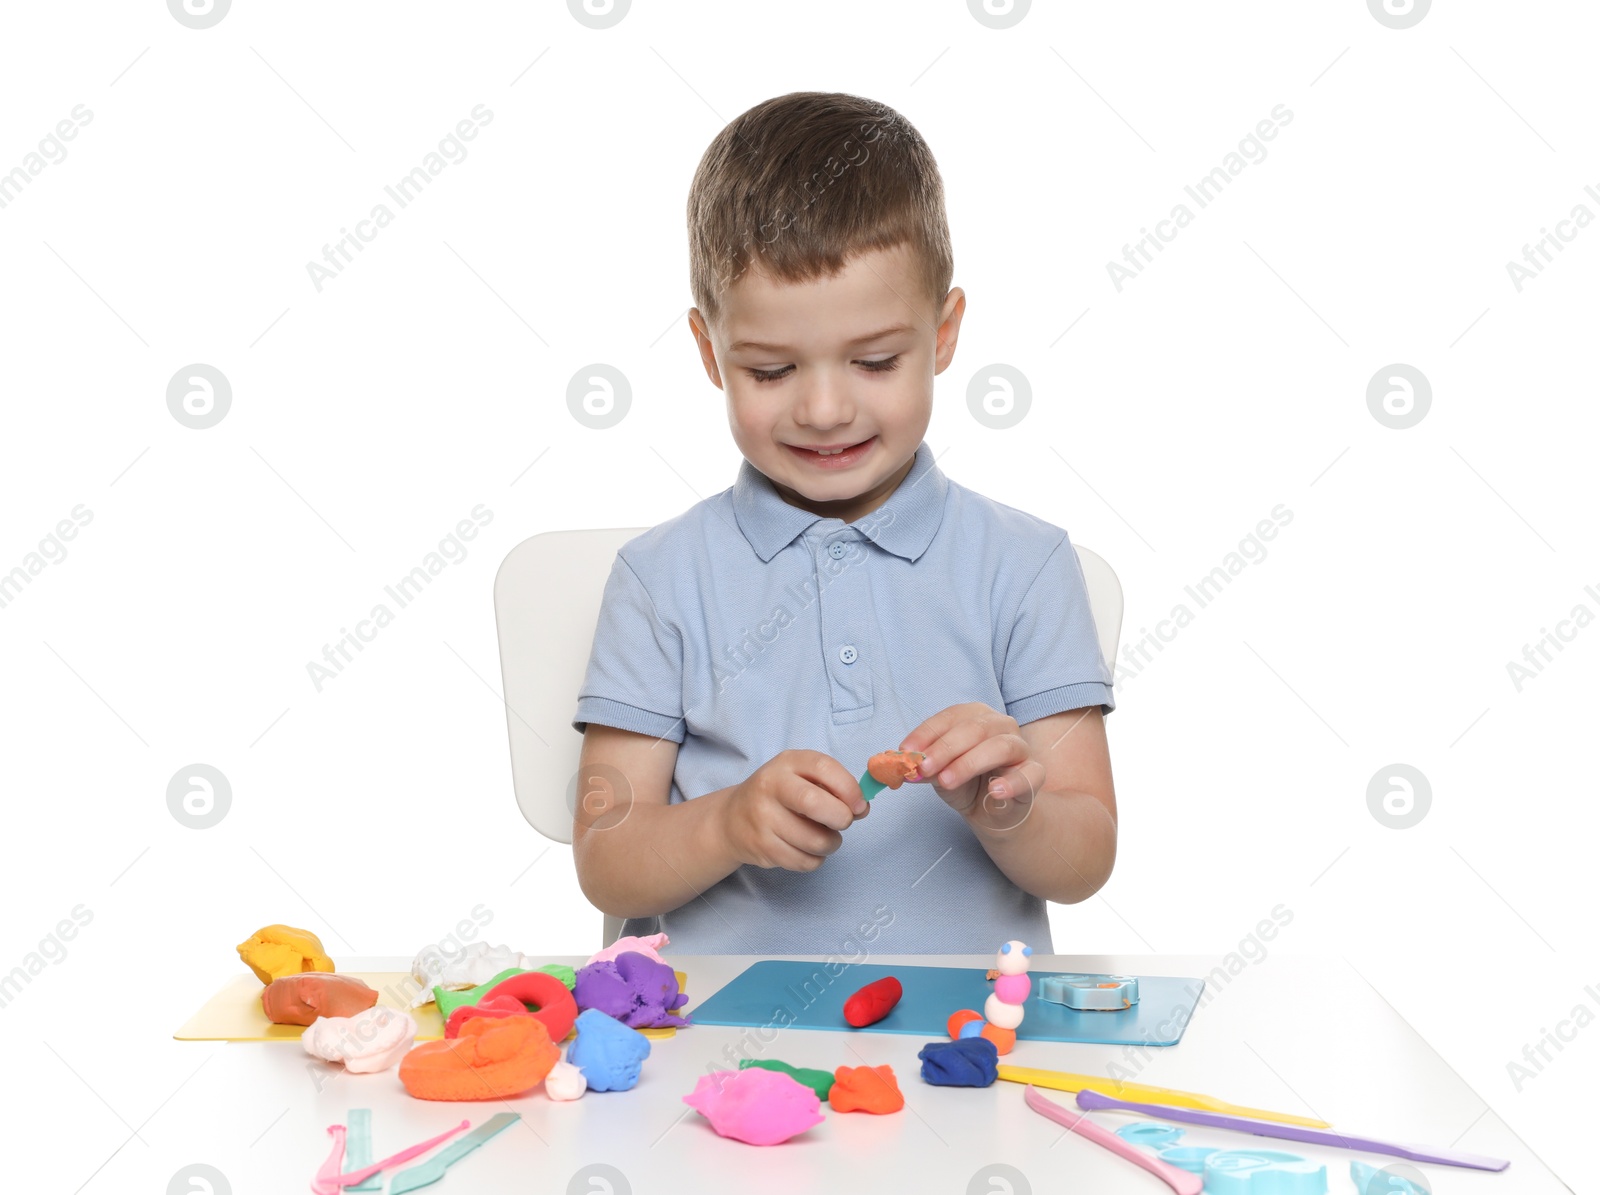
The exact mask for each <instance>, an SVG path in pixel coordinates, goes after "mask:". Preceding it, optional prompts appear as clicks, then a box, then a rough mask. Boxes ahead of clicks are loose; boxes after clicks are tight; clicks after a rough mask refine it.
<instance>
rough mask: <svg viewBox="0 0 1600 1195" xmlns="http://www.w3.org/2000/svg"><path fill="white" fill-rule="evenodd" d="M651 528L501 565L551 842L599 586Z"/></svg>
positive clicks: (1091, 564) (1091, 565)
mask: <svg viewBox="0 0 1600 1195" xmlns="http://www.w3.org/2000/svg"><path fill="white" fill-rule="evenodd" d="M646 530H648V528H645V527H607V528H602V529H600V530H594V531H546V532H544V533H543V534H540V535H535V536H531V537H529V538H528V539H525V540H523V541H522V542H521V543H520V544H518V545H517V546H516V547H514V548H512V549H511V551H510V552H509V553H507V555H506V558H505V560H504V562H503V563H502V564H501V565H500V571H499V572H498V573H496V574H495V579H494V616H495V625H496V627H497V628H498V629H499V637H500V675H501V678H502V680H503V682H504V685H505V707H506V730H507V732H508V733H509V734H510V736H511V782H512V786H513V788H514V789H515V790H516V794H517V806H518V807H519V808H520V809H521V810H522V816H523V817H525V818H527V819H528V823H529V824H530V825H531V826H533V828H534V829H535V830H537V831H539V833H541V834H543V835H544V836H545V837H546V838H548V839H550V840H551V841H552V842H560V843H570V842H571V841H572V817H573V807H572V805H571V803H570V802H571V801H572V799H573V797H574V795H575V794H576V792H577V775H578V756H579V754H580V752H581V751H582V748H583V736H582V735H580V734H578V733H577V732H576V731H574V730H573V729H572V714H573V711H574V709H576V707H577V704H578V687H579V686H580V685H581V684H582V683H583V674H584V671H585V669H586V668H587V667H588V664H589V648H590V645H591V644H592V643H593V641H594V629H595V626H596V624H597V623H598V622H599V620H600V595H601V593H602V592H603V591H604V589H605V583H606V577H607V576H608V575H609V574H610V572H611V565H612V562H613V561H614V560H615V559H616V555H617V549H618V548H620V547H621V546H622V545H623V544H625V543H627V542H628V540H630V539H632V538H633V537H634V536H636V535H638V534H640V533H641V532H644V531H646ZM1074 546H1076V545H1074ZM1077 551H1078V561H1079V564H1080V565H1081V566H1082V568H1083V579H1084V583H1085V584H1086V585H1087V587H1088V590H1089V607H1090V610H1091V611H1092V613H1093V614H1094V623H1095V630H1096V632H1097V633H1098V635H1099V638H1100V652H1101V654H1102V655H1103V656H1104V657H1105V658H1106V660H1107V661H1115V660H1116V656H1117V636H1118V634H1119V633H1120V632H1121V630H1122V586H1121V585H1120V584H1119V583H1118V581H1117V574H1116V573H1115V572H1113V571H1112V569H1111V566H1110V565H1109V564H1107V563H1106V562H1105V561H1104V560H1102V559H1101V558H1100V557H1099V556H1097V555H1095V553H1093V552H1091V551H1089V550H1088V549H1087V548H1082V547H1079V548H1078V549H1077ZM621 931H622V919H621V918H620V917H613V916H611V915H610V914H606V915H605V926H604V931H603V935H602V937H603V941H602V942H601V945H602V946H609V945H610V944H611V943H612V942H614V941H616V939H617V937H618V935H619V934H620V933H621Z"/></svg>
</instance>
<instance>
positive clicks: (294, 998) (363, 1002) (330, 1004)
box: [261, 971, 378, 1025]
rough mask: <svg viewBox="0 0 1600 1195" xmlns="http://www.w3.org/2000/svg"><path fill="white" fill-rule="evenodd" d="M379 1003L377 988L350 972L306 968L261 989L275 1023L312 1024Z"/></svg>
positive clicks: (264, 1007)
mask: <svg viewBox="0 0 1600 1195" xmlns="http://www.w3.org/2000/svg"><path fill="white" fill-rule="evenodd" d="M377 1002H378V992H377V989H376V988H372V987H368V986H367V985H366V984H364V983H362V982H361V981H360V980H359V979H355V978H353V977H352V976H349V975H334V974H331V973H330V972H326V971H303V972H300V973H298V974H295V975H286V976H284V977H283V978H282V979H274V980H273V981H272V982H271V983H269V984H267V986H266V987H264V988H262V989H261V1010H262V1011H263V1012H265V1013H266V1014H267V1020H269V1021H271V1022H272V1023H273V1024H274V1025H309V1024H311V1022H312V1021H315V1020H316V1019H317V1018H318V1017H353V1016H355V1015H356V1013H358V1012H362V1011H364V1010H366V1009H369V1008H371V1007H372V1006H373V1005H374V1004H376V1003H377Z"/></svg>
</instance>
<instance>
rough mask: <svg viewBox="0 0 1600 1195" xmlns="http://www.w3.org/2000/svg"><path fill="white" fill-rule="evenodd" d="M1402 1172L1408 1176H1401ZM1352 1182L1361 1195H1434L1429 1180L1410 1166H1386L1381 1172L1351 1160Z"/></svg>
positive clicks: (1363, 1163) (1368, 1165)
mask: <svg viewBox="0 0 1600 1195" xmlns="http://www.w3.org/2000/svg"><path fill="white" fill-rule="evenodd" d="M1401 1170H1403V1171H1405V1172H1406V1174H1400V1173H1399V1171H1401ZM1408 1175H1409V1176H1414V1177H1408ZM1350 1181H1351V1182H1353V1183H1355V1185H1356V1190H1357V1191H1359V1192H1360V1193H1361V1195H1433V1188H1432V1187H1431V1186H1429V1185H1428V1180H1427V1179H1426V1178H1424V1177H1423V1176H1422V1174H1421V1173H1420V1172H1419V1171H1416V1170H1413V1169H1412V1168H1411V1167H1410V1166H1398V1167H1396V1166H1385V1167H1384V1168H1383V1169H1382V1170H1379V1169H1378V1168H1377V1167H1376V1166H1373V1165H1370V1164H1368V1163H1366V1162H1360V1161H1357V1160H1356V1159H1354V1158H1351V1159H1350Z"/></svg>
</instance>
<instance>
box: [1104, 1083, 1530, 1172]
mask: <svg viewBox="0 0 1600 1195" xmlns="http://www.w3.org/2000/svg"><path fill="white" fill-rule="evenodd" d="M1078 1107H1080V1108H1116V1109H1120V1110H1122V1111H1124V1112H1143V1113H1145V1114H1146V1115H1149V1116H1159V1117H1160V1118H1161V1119H1162V1120H1176V1121H1178V1122H1180V1123H1182V1124H1203V1125H1208V1126H1210V1127H1211V1128H1214V1129H1236V1130H1238V1131H1239V1132H1241V1133H1254V1134H1255V1135H1256V1136H1257V1137H1277V1138H1280V1139H1281V1140H1284V1141H1305V1142H1307V1143H1309V1144H1311V1145H1334V1146H1337V1147H1338V1148H1340V1149H1354V1150H1360V1151H1361V1152H1363V1153H1374V1154H1389V1155H1390V1156H1392V1157H1396V1158H1409V1159H1410V1160H1411V1161H1413V1162H1435V1163H1437V1164H1438V1165H1440V1166H1463V1167H1466V1168H1468V1169H1471V1170H1504V1169H1505V1168H1506V1167H1507V1166H1509V1165H1511V1163H1510V1162H1508V1161H1507V1160H1506V1159H1505V1158H1486V1157H1484V1156H1483V1155H1482V1154H1469V1153H1467V1152H1466V1151H1465V1150H1460V1149H1442V1148H1436V1147H1434V1146H1431V1145H1405V1144H1402V1143H1401V1142H1398V1141H1380V1140H1379V1139H1378V1138H1376V1137H1358V1136H1356V1134H1354V1133H1338V1132H1335V1131H1334V1130H1332V1129H1306V1128H1301V1127H1300V1126H1299V1125H1293V1124H1269V1123H1268V1122H1266V1121H1263V1120H1247V1119H1246V1118H1244V1117H1242V1116H1220V1115H1218V1114H1217V1113H1215V1112H1186V1111H1184V1110H1183V1109H1181V1108H1167V1107H1163V1106H1160V1105H1157V1104H1137V1103H1134V1102H1133V1101H1131V1100H1118V1099H1113V1098H1112V1097H1111V1096H1108V1095H1101V1094H1100V1093H1099V1092H1098V1091H1080V1092H1079V1093H1078Z"/></svg>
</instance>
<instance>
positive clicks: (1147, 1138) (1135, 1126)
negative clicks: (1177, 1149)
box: [1117, 1120, 1183, 1149]
mask: <svg viewBox="0 0 1600 1195" xmlns="http://www.w3.org/2000/svg"><path fill="white" fill-rule="evenodd" d="M1117 1136H1119V1137H1121V1138H1122V1139H1123V1140H1124V1141H1131V1142H1133V1143H1134V1144H1135V1145H1144V1146H1148V1147H1149V1148H1150V1149H1160V1148H1161V1147H1162V1146H1163V1145H1172V1144H1173V1143H1175V1142H1177V1141H1179V1140H1181V1139H1182V1138H1183V1130H1182V1129H1178V1128H1173V1126H1172V1125H1170V1124H1157V1123H1156V1122H1155V1121H1153V1120H1136V1121H1134V1122H1133V1123H1132V1124H1125V1125H1123V1126H1122V1127H1121V1128H1120V1129H1118V1130H1117Z"/></svg>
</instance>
